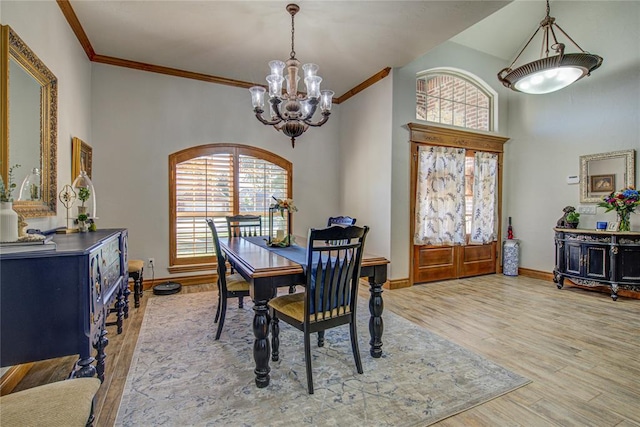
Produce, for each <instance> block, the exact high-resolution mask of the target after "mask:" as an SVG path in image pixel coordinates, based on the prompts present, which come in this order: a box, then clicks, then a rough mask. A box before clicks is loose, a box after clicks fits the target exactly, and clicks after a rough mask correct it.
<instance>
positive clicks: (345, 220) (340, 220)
mask: <svg viewBox="0 0 640 427" xmlns="http://www.w3.org/2000/svg"><path fill="white" fill-rule="evenodd" d="M349 225H356V219H355V218H351V217H350V216H330V217H329V220H328V221H327V227H332V226H340V227H346V226H349ZM327 243H329V244H331V245H339V244H341V243H344V242H340V241H327Z"/></svg>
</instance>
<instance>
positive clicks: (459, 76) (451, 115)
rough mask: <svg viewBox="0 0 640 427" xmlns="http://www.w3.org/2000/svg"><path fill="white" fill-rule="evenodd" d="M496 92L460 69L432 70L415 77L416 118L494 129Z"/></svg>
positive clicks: (480, 128)
mask: <svg viewBox="0 0 640 427" xmlns="http://www.w3.org/2000/svg"><path fill="white" fill-rule="evenodd" d="M496 98H497V94H496V93H495V91H493V90H492V89H491V88H490V87H489V86H488V85H486V84H484V82H482V81H481V80H480V79H479V78H477V77H473V76H471V75H470V74H468V73H465V72H463V71H461V70H454V69H442V68H441V69H434V70H429V71H426V72H423V73H420V74H418V76H417V78H416V118H417V119H418V120H426V121H429V122H435V123H441V124H445V125H452V126H457V127H461V128H467V129H476V130H483V131H493V130H495V125H494V120H495V114H494V108H495V107H494V106H495V99H496Z"/></svg>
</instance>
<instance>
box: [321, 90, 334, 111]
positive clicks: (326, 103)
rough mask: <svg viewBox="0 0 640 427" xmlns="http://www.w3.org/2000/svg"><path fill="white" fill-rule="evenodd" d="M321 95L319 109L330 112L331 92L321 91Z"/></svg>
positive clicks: (332, 93)
mask: <svg viewBox="0 0 640 427" xmlns="http://www.w3.org/2000/svg"><path fill="white" fill-rule="evenodd" d="M321 93H322V97H321V99H320V109H321V110H322V111H330V110H331V102H332V99H333V95H334V92H333V91H332V90H323V91H322V92H321Z"/></svg>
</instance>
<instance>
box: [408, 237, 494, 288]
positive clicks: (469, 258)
mask: <svg viewBox="0 0 640 427" xmlns="http://www.w3.org/2000/svg"><path fill="white" fill-rule="evenodd" d="M496 246H497V245H496V243H495V242H494V243H491V244H488V245H472V246H414V254H413V256H414V258H413V281H414V283H426V282H434V281H437V280H446V279H458V278H461V277H470V276H478V275H481V274H494V273H495V272H496Z"/></svg>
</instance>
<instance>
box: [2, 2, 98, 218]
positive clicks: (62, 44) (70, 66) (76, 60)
mask: <svg viewBox="0 0 640 427" xmlns="http://www.w3.org/2000/svg"><path fill="white" fill-rule="evenodd" d="M0 17H1V20H2V21H1V22H2V24H3V25H9V26H10V27H11V28H12V29H13V30H14V31H15V32H16V34H18V36H19V37H20V38H21V39H22V40H23V41H24V42H25V43H26V44H27V45H28V46H29V47H30V48H31V50H32V51H33V52H34V53H35V54H36V55H37V56H38V58H40V59H41V60H42V62H44V63H45V64H46V65H47V67H48V68H49V70H51V72H52V73H53V74H54V75H55V76H56V78H57V79H58V174H57V179H58V191H60V189H61V188H62V187H63V186H64V185H65V184H71V183H72V182H73V179H74V178H75V177H71V138H72V137H74V136H76V137H78V138H80V139H82V140H83V141H86V142H88V143H91V140H90V135H91V121H90V117H91V109H90V99H91V63H90V62H89V60H88V58H87V56H86V55H85V53H84V50H83V49H82V46H80V43H79V42H78V39H77V38H76V36H75V34H73V31H72V30H71V28H70V27H69V24H68V23H67V21H66V19H65V18H64V16H63V15H62V12H61V11H60V8H59V7H58V4H57V3H56V2H54V1H7V0H2V2H0ZM18 185H19V183H18ZM14 196H16V197H17V193H15V194H14ZM65 218H66V210H65V209H64V207H63V206H62V204H61V203H60V202H58V215H57V217H46V218H31V219H29V220H28V221H27V222H28V224H29V228H40V229H43V230H45V229H50V228H54V227H58V226H64V225H65Z"/></svg>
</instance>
